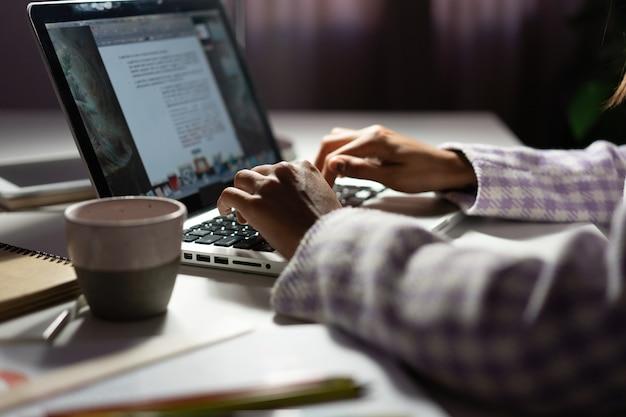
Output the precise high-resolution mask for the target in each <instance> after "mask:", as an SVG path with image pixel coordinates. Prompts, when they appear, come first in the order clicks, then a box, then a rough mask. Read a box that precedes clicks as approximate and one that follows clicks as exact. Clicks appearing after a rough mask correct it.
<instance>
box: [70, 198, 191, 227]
mask: <svg viewBox="0 0 626 417" xmlns="http://www.w3.org/2000/svg"><path fill="white" fill-rule="evenodd" d="M123 200H147V201H149V200H152V201H160V202H165V203H168V204H171V205H172V206H174V207H176V210H174V211H172V212H171V213H167V214H162V215H159V216H154V217H148V218H140V219H122V220H103V219H97V220H87V219H83V218H80V217H78V216H77V215H76V212H77V211H78V210H80V209H81V208H83V207H86V206H90V205H94V204H99V203H101V202H107V201H123ZM186 214H187V207H186V206H185V205H184V204H183V203H181V202H180V201H178V200H174V199H171V198H166V197H152V196H122V197H104V198H97V199H92V200H87V201H81V202H79V203H74V204H72V205H71V206H69V207H67V208H66V209H65V212H64V216H65V219H66V220H67V221H68V222H71V223H74V224H78V225H82V226H92V227H94V226H95V227H98V226H102V227H133V226H147V225H151V224H157V223H163V222H167V221H170V220H175V219H178V218H180V217H181V216H182V217H184V216H185V215H186Z"/></svg>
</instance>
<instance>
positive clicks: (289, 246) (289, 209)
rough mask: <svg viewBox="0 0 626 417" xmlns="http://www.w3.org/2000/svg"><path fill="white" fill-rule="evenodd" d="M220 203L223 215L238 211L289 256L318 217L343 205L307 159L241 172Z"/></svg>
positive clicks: (240, 217) (241, 216)
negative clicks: (233, 210)
mask: <svg viewBox="0 0 626 417" xmlns="http://www.w3.org/2000/svg"><path fill="white" fill-rule="evenodd" d="M217 206H218V209H219V211H220V213H222V214H227V213H229V212H230V211H231V210H232V209H235V210H237V216H238V220H239V221H240V222H242V223H245V222H247V223H249V224H250V225H252V227H254V228H255V229H256V230H258V231H259V232H260V233H261V235H262V236H263V237H264V238H265V239H266V240H267V241H268V242H269V244H270V245H272V247H274V248H276V249H277V250H278V251H279V252H280V253H281V254H283V256H285V257H286V258H290V257H291V256H293V254H294V252H295V251H296V249H297V247H298V244H299V243H300V240H301V239H302V237H304V234H305V233H306V232H307V230H309V228H310V227H311V226H312V225H313V224H314V223H315V222H316V221H317V219H319V218H320V217H321V216H323V215H324V214H326V213H329V212H330V211H332V210H335V209H338V208H340V207H341V205H340V204H339V201H337V197H336V195H335V192H334V191H333V190H332V189H331V187H330V186H329V185H328V183H327V182H326V181H324V178H323V177H322V175H321V174H320V172H319V171H318V170H317V169H316V168H315V167H314V166H313V165H312V164H311V163H309V162H306V161H305V162H298V163H288V162H281V163H278V164H276V165H261V166H258V167H256V168H254V169H252V170H242V171H239V172H238V173H237V175H235V181H234V186H233V187H229V188H226V189H225V190H224V191H223V192H222V195H221V196H220V198H219V200H218V203H217Z"/></svg>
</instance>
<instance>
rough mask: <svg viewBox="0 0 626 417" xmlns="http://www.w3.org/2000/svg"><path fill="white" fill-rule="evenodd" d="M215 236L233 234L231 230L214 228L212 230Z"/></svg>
mask: <svg viewBox="0 0 626 417" xmlns="http://www.w3.org/2000/svg"><path fill="white" fill-rule="evenodd" d="M213 234H214V235H216V236H230V235H232V234H233V231H232V230H216V231H214V232H213Z"/></svg>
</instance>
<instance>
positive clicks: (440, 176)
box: [315, 125, 476, 193]
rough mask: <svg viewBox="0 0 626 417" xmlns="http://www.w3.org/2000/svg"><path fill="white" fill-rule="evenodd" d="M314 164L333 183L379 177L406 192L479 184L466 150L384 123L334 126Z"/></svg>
mask: <svg viewBox="0 0 626 417" xmlns="http://www.w3.org/2000/svg"><path fill="white" fill-rule="evenodd" d="M315 166H316V167H317V168H318V169H319V170H320V171H321V172H322V174H323V176H324V178H325V179H326V181H327V182H328V183H329V184H330V185H333V184H334V182H335V179H336V177H337V176H346V177H355V178H362V179H368V180H373V181H378V182H380V183H382V184H384V185H385V186H387V187H389V188H392V189H394V190H397V191H402V192H406V193H418V192H423V191H441V190H447V189H456V188H465V187H468V186H472V185H475V184H476V177H475V174H474V171H473V169H472V167H471V165H470V164H469V163H468V162H467V161H466V160H465V158H464V157H463V156H462V155H460V154H458V153H456V152H453V151H449V150H444V149H438V148H435V147H433V146H430V145H428V144H425V143H423V142H419V141H417V140H414V139H412V138H409V137H406V136H403V135H401V134H399V133H397V132H394V131H393V130H390V129H387V128H385V127H383V126H379V125H374V126H370V127H367V128H365V129H361V130H351V129H343V128H335V129H333V130H332V132H331V133H330V134H329V135H327V136H326V137H325V138H324V139H323V141H322V144H321V147H320V150H319V153H318V155H317V158H316V159H315Z"/></svg>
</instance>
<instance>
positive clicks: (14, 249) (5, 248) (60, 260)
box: [0, 243, 72, 265]
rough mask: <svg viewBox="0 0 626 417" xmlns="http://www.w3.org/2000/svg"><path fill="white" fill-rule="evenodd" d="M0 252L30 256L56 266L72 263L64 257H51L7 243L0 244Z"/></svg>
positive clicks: (41, 252) (49, 254) (45, 253)
mask: <svg viewBox="0 0 626 417" xmlns="http://www.w3.org/2000/svg"><path fill="white" fill-rule="evenodd" d="M0 251H2V252H9V253H15V254H18V255H23V256H32V257H35V258H37V259H41V260H45V261H49V262H52V263H57V264H63V265H71V264H72V261H70V259H69V258H66V257H64V256H59V255H53V254H51V253H48V252H43V251H38V250H31V249H24V248H21V247H19V246H13V245H9V244H8V243H0Z"/></svg>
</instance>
